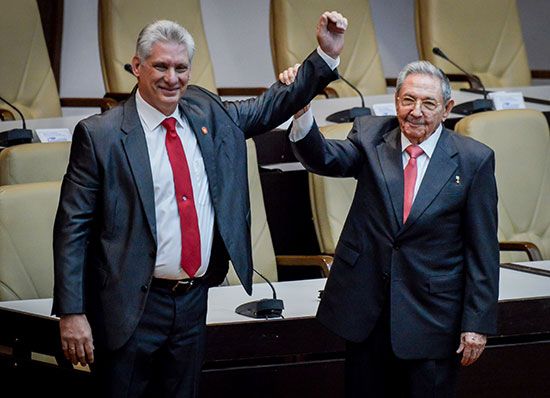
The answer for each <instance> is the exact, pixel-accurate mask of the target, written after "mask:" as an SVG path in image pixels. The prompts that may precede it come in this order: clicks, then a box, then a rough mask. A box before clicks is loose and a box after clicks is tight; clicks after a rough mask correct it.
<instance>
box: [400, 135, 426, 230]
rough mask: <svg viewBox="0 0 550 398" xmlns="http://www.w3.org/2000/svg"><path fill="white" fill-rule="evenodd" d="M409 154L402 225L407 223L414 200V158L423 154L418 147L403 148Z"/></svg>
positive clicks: (415, 172) (405, 172)
mask: <svg viewBox="0 0 550 398" xmlns="http://www.w3.org/2000/svg"><path fill="white" fill-rule="evenodd" d="M405 151H407V153H408V154H409V156H410V158H409V163H407V166H406V167H405V171H404V177H405V197H404V200H403V224H404V223H405V221H407V217H409V213H410V212H411V207H412V204H413V199H414V186H415V185H416V174H417V170H416V158H417V157H419V156H420V155H422V154H423V153H424V151H423V150H422V148H420V147H419V146H418V145H409V146H408V147H407V148H405Z"/></svg>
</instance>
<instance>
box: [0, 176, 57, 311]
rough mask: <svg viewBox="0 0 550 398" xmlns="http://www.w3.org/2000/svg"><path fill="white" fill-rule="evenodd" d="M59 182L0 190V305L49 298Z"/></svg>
mask: <svg viewBox="0 0 550 398" xmlns="http://www.w3.org/2000/svg"><path fill="white" fill-rule="evenodd" d="M60 187H61V181H58V182H41V183H32V184H17V185H6V186H2V187H0V301H4V300H23V299H37V298H48V297H52V293H53V251H52V231H53V224H54V218H55V212H56V209H57V203H58V201H59V190H60Z"/></svg>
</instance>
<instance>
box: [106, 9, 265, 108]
mask: <svg viewBox="0 0 550 398" xmlns="http://www.w3.org/2000/svg"><path fill="white" fill-rule="evenodd" d="M157 19H168V20H171V21H174V22H177V23H179V24H181V25H182V26H183V27H185V28H186V29H187V30H188V31H189V33H191V35H192V36H193V39H194V40H195V55H194V57H193V68H192V73H191V80H190V83H191V84H196V85H199V86H201V87H204V88H206V89H207V90H210V91H212V92H218V94H219V95H249V94H250V95H255V94H259V93H260V92H261V91H263V90H264V89H263V88H227V89H224V88H217V87H216V81H215V78H214V76H215V75H214V69H213V66H212V60H211V58H210V51H209V50H208V43H207V41H206V35H205V32H204V27H203V21H202V11H201V5H200V0H164V1H150V0H134V1H126V0H99V26H98V32H99V55H100V60H101V68H102V71H103V81H104V84H105V90H106V92H107V94H106V95H107V96H112V97H113V98H118V97H119V95H121V94H124V93H130V92H131V91H132V89H133V87H134V86H135V84H136V83H137V80H136V78H135V77H134V76H133V75H132V74H131V73H128V72H127V71H126V70H124V65H125V64H127V63H130V62H131V60H132V57H133V56H134V54H135V50H136V39H137V37H138V34H139V32H140V31H141V29H142V28H143V27H144V26H145V25H147V24H149V23H151V22H153V21H155V20H157ZM224 90H225V91H224Z"/></svg>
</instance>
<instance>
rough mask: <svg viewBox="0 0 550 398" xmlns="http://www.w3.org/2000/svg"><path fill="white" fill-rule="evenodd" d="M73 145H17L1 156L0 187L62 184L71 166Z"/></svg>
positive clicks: (59, 143) (62, 143)
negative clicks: (55, 182) (42, 183)
mask: <svg viewBox="0 0 550 398" xmlns="http://www.w3.org/2000/svg"><path fill="white" fill-rule="evenodd" d="M70 150H71V143H70V142H52V143H33V144H23V145H14V146H11V147H8V148H6V149H4V150H3V151H2V152H0V185H11V184H26V183H31V182H45V181H61V180H62V179H63V175H65V171H66V170H67V165H68V164H69V153H70Z"/></svg>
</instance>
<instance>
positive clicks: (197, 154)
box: [53, 12, 347, 397]
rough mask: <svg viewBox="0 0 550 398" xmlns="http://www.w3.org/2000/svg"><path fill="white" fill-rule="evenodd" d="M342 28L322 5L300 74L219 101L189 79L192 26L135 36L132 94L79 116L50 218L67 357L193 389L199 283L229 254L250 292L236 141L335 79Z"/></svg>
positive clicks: (102, 372)
mask: <svg viewBox="0 0 550 398" xmlns="http://www.w3.org/2000/svg"><path fill="white" fill-rule="evenodd" d="M346 26H347V21H346V19H345V18H343V17H342V16H341V15H340V14H338V13H336V12H331V13H325V14H323V15H322V16H321V18H320V21H319V24H318V27H317V38H318V42H319V46H320V47H319V48H318V49H317V51H314V52H313V53H312V54H311V55H310V56H309V57H308V58H307V59H306V60H305V61H304V64H303V65H302V72H303V73H302V76H301V81H302V84H294V85H291V86H285V85H283V84H280V83H276V84H274V85H273V86H272V87H271V88H270V89H269V90H268V91H267V92H266V93H264V94H263V95H261V96H260V97H258V98H256V99H250V100H247V101H241V102H222V101H221V100H220V98H219V97H217V96H216V95H214V94H212V93H210V92H208V91H206V90H204V89H202V88H200V87H196V86H188V82H189V76H190V71H191V60H192V57H193V51H194V43H193V39H192V37H191V36H190V35H189V33H188V32H187V31H186V30H185V29H183V28H182V27H181V26H179V25H178V24H176V23H174V22H170V21H157V22H155V23H153V24H151V25H148V26H146V27H145V28H144V29H143V30H142V32H141V33H140V35H139V37H138V41H137V47H136V55H135V56H134V58H133V59H132V70H133V73H134V74H135V76H136V77H137V79H138V85H137V90H136V91H135V93H134V94H133V95H132V96H131V98H130V99H129V100H128V101H126V102H125V103H124V104H123V105H121V106H119V107H117V108H115V109H113V110H111V111H109V112H106V113H104V114H102V115H97V116H92V117H90V118H88V119H85V120H83V121H81V122H80V123H79V124H78V125H77V127H76V128H75V132H74V136H73V143H72V147H71V156H70V162H69V166H68V169H67V173H66V175H65V177H64V179H63V185H62V189H61V197H60V203H59V208H58V212H57V217H56V221H55V228H54V258H55V288H54V305H53V313H54V314H57V315H59V316H60V318H61V319H60V332H61V344H62V349H63V351H64V353H65V356H66V357H67V358H68V359H70V360H71V361H72V362H73V363H74V364H76V363H78V362H80V363H82V364H84V365H85V364H87V363H92V362H94V364H93V365H94V366H93V371H94V372H95V374H96V376H97V378H98V381H99V384H100V386H101V391H102V394H101V396H113V397H126V396H128V397H138V396H143V395H145V394H150V395H152V396H166V397H192V396H196V394H197V385H198V380H199V375H200V368H201V364H202V359H203V352H204V338H205V318H206V308H207V303H206V301H207V293H208V287H209V286H213V285H217V284H219V283H220V282H222V281H223V279H224V276H225V274H226V272H227V268H228V260H229V259H231V260H232V262H233V264H234V267H235V269H236V271H237V274H238V275H239V278H240V280H241V282H242V283H243V286H244V288H245V289H246V291H247V292H248V293H250V292H251V290H252V259H251V243H250V209H249V199H248V198H249V196H248V181H247V171H246V167H247V165H246V145H245V139H246V138H249V137H251V136H253V135H254V134H259V133H262V132H265V131H268V130H270V129H272V128H274V127H276V126H278V125H279V124H280V123H282V122H284V121H285V120H286V119H287V118H288V117H290V116H291V115H292V114H293V113H294V112H296V111H297V110H298V109H300V108H301V107H303V106H304V105H305V104H307V103H308V102H309V101H310V100H311V99H312V98H313V97H314V96H315V95H317V94H318V93H319V92H320V91H321V90H322V89H323V88H324V87H325V85H326V84H328V83H329V82H330V81H332V80H334V79H335V78H336V77H337V73H336V72H334V71H333V69H334V68H335V67H336V65H337V63H338V55H339V54H340V51H341V50H342V47H343V34H344V31H345V29H346ZM199 72H200V71H199ZM94 359H95V361H94Z"/></svg>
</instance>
